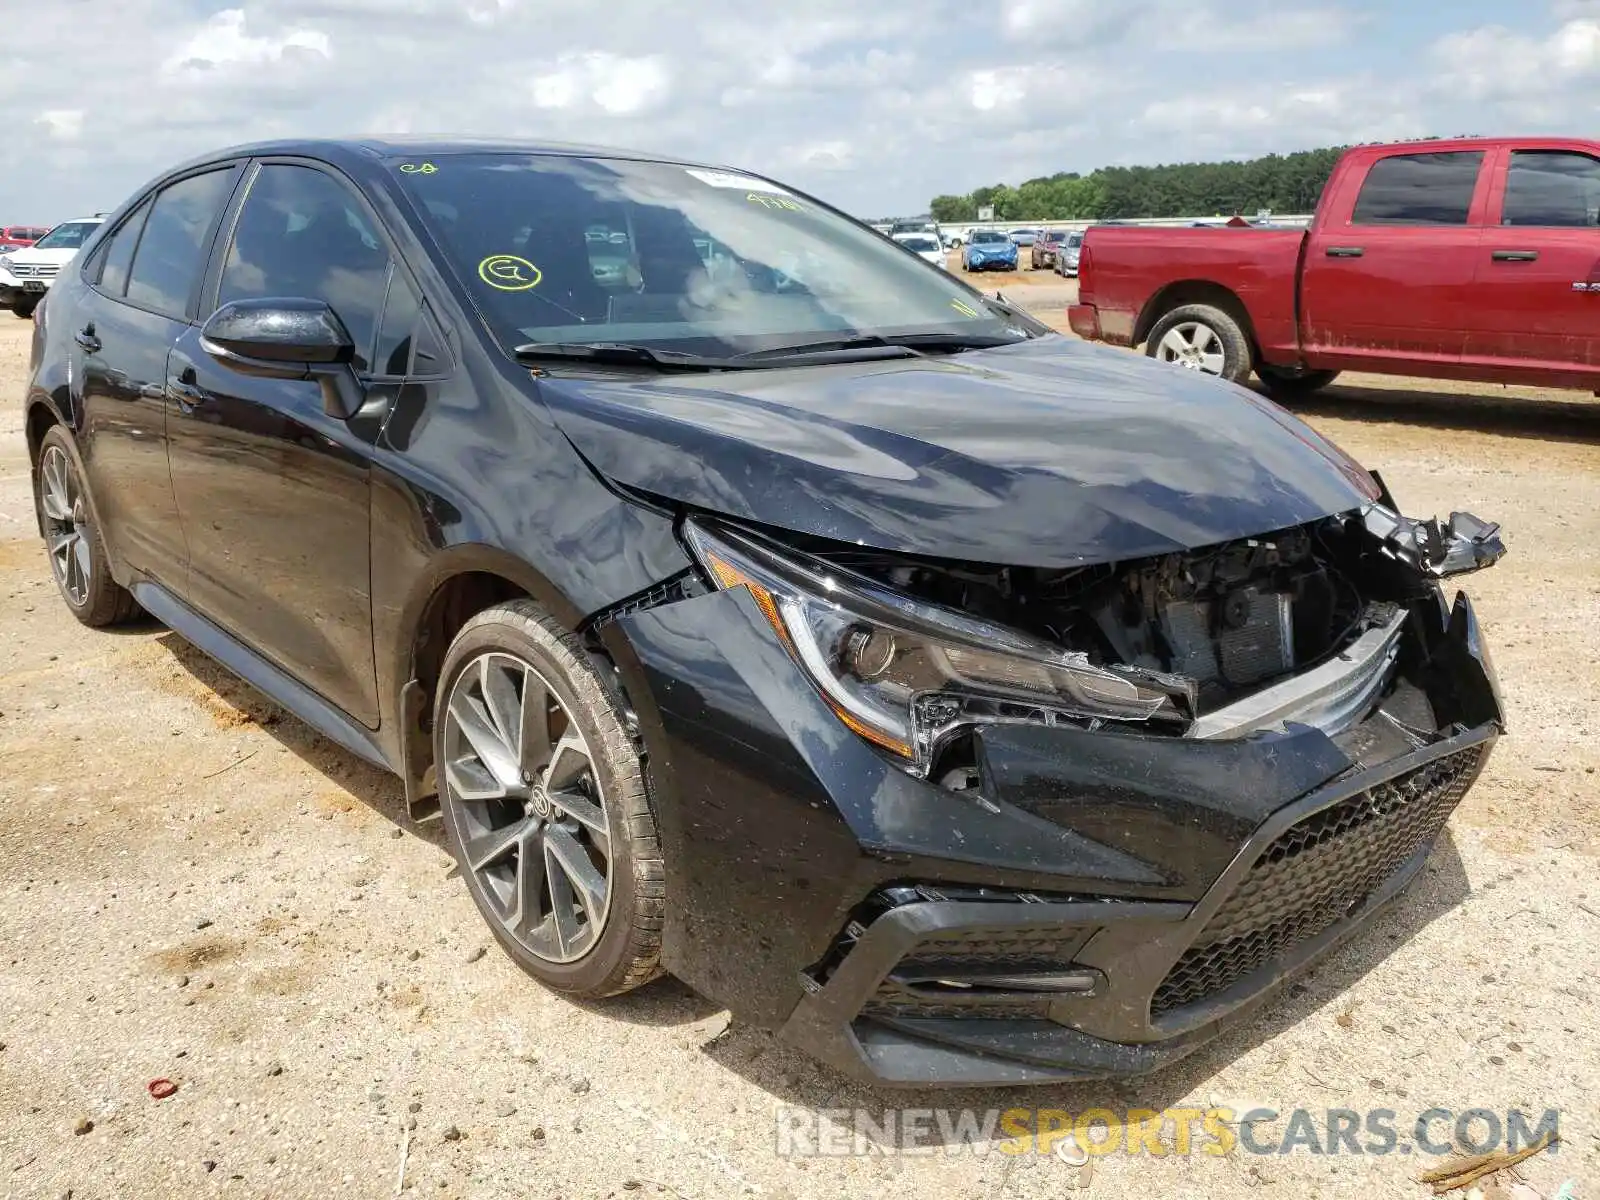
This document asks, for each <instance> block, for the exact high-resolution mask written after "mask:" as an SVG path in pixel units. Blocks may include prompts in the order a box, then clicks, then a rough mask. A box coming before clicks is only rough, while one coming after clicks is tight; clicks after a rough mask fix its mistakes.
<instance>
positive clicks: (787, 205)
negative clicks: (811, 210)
mask: <svg viewBox="0 0 1600 1200" xmlns="http://www.w3.org/2000/svg"><path fill="white" fill-rule="evenodd" d="M744 198H745V199H746V200H748V201H750V203H751V204H759V205H761V207H762V208H776V209H781V210H782V211H784V212H805V208H804V207H803V206H802V205H801V203H800V201H798V200H791V199H790V198H789V197H788V196H774V195H772V194H771V193H770V192H746V193H745V195H744Z"/></svg>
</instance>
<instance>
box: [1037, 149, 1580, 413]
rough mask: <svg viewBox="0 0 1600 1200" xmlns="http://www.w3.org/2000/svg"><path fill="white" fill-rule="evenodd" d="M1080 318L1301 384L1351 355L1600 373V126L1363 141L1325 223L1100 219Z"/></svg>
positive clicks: (1489, 373) (1283, 386)
mask: <svg viewBox="0 0 1600 1200" xmlns="http://www.w3.org/2000/svg"><path fill="white" fill-rule="evenodd" d="M1080 269H1081V272H1082V274H1081V293H1080V294H1081V301H1080V303H1079V304H1078V305H1076V306H1075V307H1073V308H1072V310H1071V311H1070V314H1069V315H1070V319H1071V322H1072V328H1073V329H1074V330H1075V331H1077V332H1078V333H1079V334H1081V335H1082V336H1084V337H1086V338H1092V339H1099V340H1103V341H1108V342H1114V343H1118V344H1121V345H1140V344H1143V345H1144V346H1145V349H1146V353H1148V354H1150V355H1151V356H1152V357H1155V358H1159V359H1162V360H1163V361H1166V362H1171V363H1176V364H1178V365H1180V366H1185V367H1189V368H1191V369H1193V370H1197V371H1204V372H1207V373H1209V374H1213V375H1221V376H1223V377H1224V378H1227V379H1232V380H1242V379H1245V378H1246V377H1247V376H1249V374H1250V372H1251V371H1252V370H1254V371H1255V373H1256V374H1257V375H1258V376H1260V378H1261V380H1262V382H1263V383H1264V384H1266V385H1267V387H1268V388H1269V389H1270V390H1272V391H1274V392H1277V393H1280V394H1283V395H1289V396H1292V395H1300V394H1304V393H1307V392H1311V391H1315V390H1316V389H1317V388H1320V387H1324V386H1326V385H1327V384H1328V383H1329V382H1330V381H1332V380H1333V379H1334V377H1335V376H1336V375H1337V374H1338V373H1339V372H1340V371H1343V370H1352V371H1374V372H1379V373H1384V374H1393V375H1420V376H1427V377H1431V378H1450V379H1469V380H1481V381H1486V382H1494V383H1522V384H1534V385H1543V386H1547V387H1572V388H1583V389H1585V390H1590V391H1593V390H1597V389H1600V141H1591V140H1588V139H1568V138H1458V139H1449V140H1436V141H1425V142H1404V143H1397V144H1390V145H1376V146H1359V147H1356V148H1355V149H1352V150H1350V151H1347V152H1346V153H1345V155H1344V156H1343V157H1342V158H1341V159H1340V160H1339V162H1338V163H1337V164H1336V165H1335V167H1334V170H1333V174H1332V176H1331V178H1330V179H1329V180H1328V184H1327V186H1326V187H1325V188H1324V189H1323V192H1322V199H1321V201H1320V202H1319V204H1318V205H1317V211H1316V215H1315V217H1314V218H1313V220H1312V224H1311V228H1310V229H1309V230H1301V229H1294V228H1259V227H1248V226H1247V227H1243V228H1223V229H1137V228H1125V229H1108V228H1106V227H1105V226H1096V227H1094V228H1092V229H1091V230H1090V231H1089V235H1088V238H1087V239H1086V241H1085V245H1084V250H1083V260H1082V265H1081V268H1080Z"/></svg>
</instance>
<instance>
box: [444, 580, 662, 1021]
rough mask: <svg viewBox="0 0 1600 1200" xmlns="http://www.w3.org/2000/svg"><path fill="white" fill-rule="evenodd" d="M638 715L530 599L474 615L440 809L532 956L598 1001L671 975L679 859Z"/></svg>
mask: <svg viewBox="0 0 1600 1200" xmlns="http://www.w3.org/2000/svg"><path fill="white" fill-rule="evenodd" d="M624 712H625V708H624V705H623V704H622V701H621V699H620V697H619V696H618V695H617V694H616V692H615V690H614V689H613V688H611V687H609V686H608V685H607V684H606V683H605V682H604V681H603V679H602V677H601V675H600V673H599V671H598V670H597V669H596V668H595V665H594V663H593V661H592V660H591V659H590V657H589V654H588V652H587V650H586V649H585V648H584V646H583V644H582V643H581V642H580V641H579V640H578V639H577V638H576V637H574V636H573V635H572V634H571V633H569V632H568V631H566V630H565V629H563V628H562V627H561V626H560V625H559V624H558V623H557V622H556V621H555V620H554V619H553V618H552V617H550V616H549V615H548V614H546V613H545V612H544V611H543V610H542V609H540V608H539V607H538V606H537V605H536V604H534V603H533V602H532V601H529V600H517V601H512V602H509V603H506V604H501V605H496V606H495V607H493V608H490V609H487V610H485V611H484V612H481V613H479V614H478V615H477V616H475V617H473V618H472V619H471V620H469V621H468V622H467V623H466V624H465V625H464V626H462V628H461V632H460V633H459V634H457V635H456V638H455V640H454V641H453V642H452V643H451V644H450V649H449V652H448V653H447V654H446V656H445V661H444V667H443V670H442V672H441V675H440V683H439V689H438V699H437V701H436V704H435V716H434V763H435V765H436V774H437V778H438V788H439V801H440V807H441V809H442V810H443V814H444V820H445V827H446V830H447V832H448V835H449V840H450V846H451V849H452V851H453V852H454V854H455V856H456V860H457V862H458V863H459V864H460V869H461V874H462V876H463V878H465V880H466V883H467V889H468V891H469V892H470V893H471V895H472V899H473V901H474V902H475V903H476V904H477V906H478V910H479V912H481V913H482V914H483V916H484V918H485V919H486V920H487V921H488V923H489V927H490V929H491V930H493V932H494V935H495V938H496V940H498V941H499V943H500V945H501V946H502V947H503V948H504V949H505V951H506V953H508V954H509V955H510V956H511V957H512V958H513V959H514V960H515V961H516V962H517V964H518V965H519V966H521V967H522V968H523V969H524V970H525V971H527V972H528V973H529V974H531V975H533V976H534V977H535V978H537V979H539V980H540V981H542V982H543V983H545V984H547V985H549V986H550V987H553V988H555V989H557V990H559V991H563V992H567V993H570V994H572V995H574V996H579V997H583V998H587V999H599V998H600V997H603V996H611V995H615V994H617V993H619V992H625V991H628V990H629V989H631V988H635V987H638V986H639V985H640V984H642V983H645V982H647V981H648V980H650V979H652V978H654V977H655V975H656V974H658V972H659V967H658V962H659V959H660V954H661V924H662V914H663V911H664V907H665V904H666V886H665V872H664V868H663V865H662V857H661V844H660V840H659V838H658V837H657V834H656V822H655V815H654V812H653V810H652V808H651V805H650V800H649V796H648V793H647V791H646V787H645V781H644V773H643V769H642V766H641V763H640V758H639V750H638V748H637V746H636V745H635V744H634V740H633V736H632V734H631V733H630V731H629V729H628V725H627V722H626V719H625V717H624V715H623V714H624Z"/></svg>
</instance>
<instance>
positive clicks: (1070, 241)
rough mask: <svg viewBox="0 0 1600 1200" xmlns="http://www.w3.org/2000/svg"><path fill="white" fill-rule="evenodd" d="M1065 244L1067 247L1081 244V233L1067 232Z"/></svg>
mask: <svg viewBox="0 0 1600 1200" xmlns="http://www.w3.org/2000/svg"><path fill="white" fill-rule="evenodd" d="M1067 245H1068V247H1073V246H1081V245H1083V234H1081V233H1074V234H1069V235H1068V237H1067Z"/></svg>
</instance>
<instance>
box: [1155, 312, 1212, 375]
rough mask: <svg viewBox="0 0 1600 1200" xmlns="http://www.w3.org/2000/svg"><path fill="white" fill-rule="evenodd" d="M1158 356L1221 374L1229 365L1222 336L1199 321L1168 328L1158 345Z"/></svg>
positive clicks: (1163, 360)
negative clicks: (1225, 366)
mask: <svg viewBox="0 0 1600 1200" xmlns="http://www.w3.org/2000/svg"><path fill="white" fill-rule="evenodd" d="M1156 357H1157V358H1158V359H1160V360H1161V361H1162V362H1169V363H1177V364H1178V365H1179V366H1182V367H1187V368H1188V369H1189V370H1191V371H1204V372H1205V373H1206V374H1207V375H1221V374H1222V368H1223V366H1224V365H1225V356H1224V353H1223V349H1222V339H1221V338H1220V337H1219V336H1217V331H1216V330H1215V329H1213V328H1211V326H1209V325H1205V324H1202V323H1201V322H1199V321H1184V322H1183V323H1182V324H1179V325H1174V326H1173V327H1172V328H1171V329H1169V330H1167V332H1166V334H1165V335H1164V336H1163V337H1162V339H1161V341H1160V343H1159V344H1158V345H1157V346H1156Z"/></svg>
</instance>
